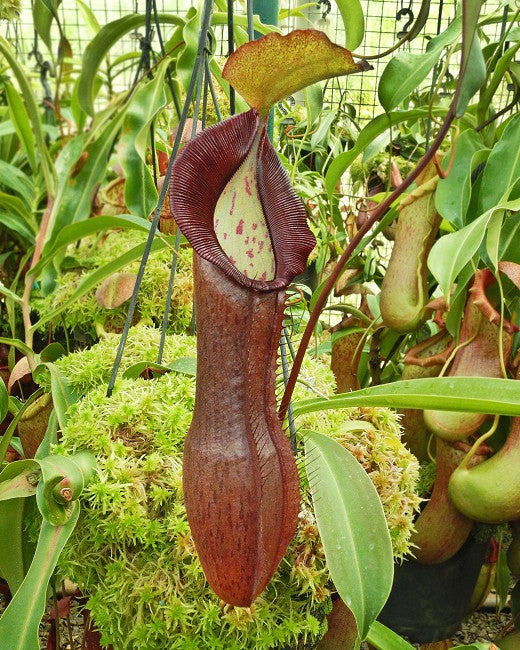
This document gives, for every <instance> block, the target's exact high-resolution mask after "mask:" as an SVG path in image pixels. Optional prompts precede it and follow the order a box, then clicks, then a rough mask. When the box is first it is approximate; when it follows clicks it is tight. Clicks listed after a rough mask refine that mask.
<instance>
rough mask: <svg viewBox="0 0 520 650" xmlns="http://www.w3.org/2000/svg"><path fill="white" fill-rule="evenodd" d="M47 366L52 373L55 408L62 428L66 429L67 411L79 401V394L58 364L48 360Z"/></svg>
mask: <svg viewBox="0 0 520 650" xmlns="http://www.w3.org/2000/svg"><path fill="white" fill-rule="evenodd" d="M45 366H46V367H47V368H48V369H49V371H50V373H51V393H52V403H53V404H54V410H55V411H56V416H57V418H58V423H59V425H60V428H61V429H64V428H65V425H66V424H67V411H68V410H69V408H70V407H71V406H72V405H73V404H74V403H75V402H77V401H78V399H79V395H78V394H77V393H75V392H74V391H73V390H72V388H71V387H70V386H69V382H68V381H67V380H66V379H65V377H64V376H63V374H62V372H61V371H60V369H59V368H58V366H57V365H56V364H54V363H51V362H46V363H45Z"/></svg>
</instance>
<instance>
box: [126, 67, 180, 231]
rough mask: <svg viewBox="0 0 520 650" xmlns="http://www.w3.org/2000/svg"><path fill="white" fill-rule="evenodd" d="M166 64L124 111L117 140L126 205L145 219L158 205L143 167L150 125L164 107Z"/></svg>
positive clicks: (137, 92)
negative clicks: (123, 119)
mask: <svg viewBox="0 0 520 650" xmlns="http://www.w3.org/2000/svg"><path fill="white" fill-rule="evenodd" d="M168 65H169V61H164V62H163V63H162V64H160V65H159V67H158V69H157V70H156V74H155V76H154V78H153V79H151V80H150V81H148V82H147V83H145V84H142V85H141V86H140V87H139V88H138V89H137V91H136V92H135V94H134V96H133V97H132V100H131V102H130V104H129V106H128V108H127V111H126V117H125V121H124V122H123V127H122V135H121V138H120V140H119V149H118V151H119V160H120V162H121V167H122V168H123V171H124V173H125V178H126V183H125V203H126V205H127V207H128V210H129V211H130V212H131V213H132V214H135V215H137V216H139V217H142V218H143V219H147V218H148V217H149V216H150V214H151V213H152V211H153V209H154V208H155V206H156V205H157V196H158V195H157V190H156V188H155V184H154V180H153V176H152V173H151V171H150V170H149V168H148V165H147V164H146V154H147V151H148V150H149V146H150V144H149V142H150V125H151V124H152V122H153V120H154V119H155V117H156V116H157V114H158V113H159V111H161V109H163V108H164V106H165V105H166V92H165V88H164V75H165V74H166V71H167V68H168Z"/></svg>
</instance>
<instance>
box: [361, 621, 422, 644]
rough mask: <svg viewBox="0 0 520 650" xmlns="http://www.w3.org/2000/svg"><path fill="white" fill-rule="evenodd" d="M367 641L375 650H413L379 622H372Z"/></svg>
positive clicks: (406, 642)
mask: <svg viewBox="0 0 520 650" xmlns="http://www.w3.org/2000/svg"><path fill="white" fill-rule="evenodd" d="M367 641H368V642H369V643H370V644H371V645H373V646H374V648H376V650H413V645H410V644H409V643H408V641H405V640H404V639H403V638H402V637H400V636H399V635H398V634H396V633H395V632H393V631H392V630H390V629H389V628H387V627H386V626H385V625H383V624H382V623H380V622H379V621H374V623H372V625H371V626H370V630H369V631H368V635H367Z"/></svg>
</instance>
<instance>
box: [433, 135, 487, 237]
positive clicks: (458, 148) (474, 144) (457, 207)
mask: <svg viewBox="0 0 520 650" xmlns="http://www.w3.org/2000/svg"><path fill="white" fill-rule="evenodd" d="M454 147H455V154H454V156H453V163H452V164H451V169H450V171H449V173H448V176H447V177H446V178H440V179H439V183H438V184H437V189H436V191H435V207H436V208H437V210H438V212H439V214H440V215H442V217H444V219H446V220H447V221H449V222H450V223H452V224H453V225H454V226H457V227H458V228H461V227H462V226H463V225H464V223H465V217H466V212H467V209H468V205H469V200H470V197H471V174H472V172H473V170H474V169H475V168H476V167H477V165H479V164H481V163H482V162H484V160H485V158H486V156H487V155H489V151H490V150H489V149H487V148H486V147H484V144H483V142H482V138H481V137H480V136H479V134H478V133H476V132H475V131H473V130H472V129H467V130H466V131H463V132H462V133H461V135H460V136H459V137H458V138H457V140H456V143H455V145H454ZM451 152H452V150H451V149H450V150H449V151H448V152H447V153H446V155H445V156H444V160H443V165H442V166H443V169H444V170H446V169H447V167H448V165H449V164H450V159H451Z"/></svg>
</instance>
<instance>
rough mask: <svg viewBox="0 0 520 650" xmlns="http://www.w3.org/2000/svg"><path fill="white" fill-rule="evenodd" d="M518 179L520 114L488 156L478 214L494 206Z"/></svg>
mask: <svg viewBox="0 0 520 650" xmlns="http://www.w3.org/2000/svg"><path fill="white" fill-rule="evenodd" d="M519 178H520V114H516V115H515V116H514V117H513V118H512V119H511V120H510V121H509V123H508V124H507V126H506V128H505V129H504V132H503V133H502V136H501V138H500V140H499V141H498V142H497V143H496V144H495V146H494V147H493V149H492V150H491V153H490V154H489V158H488V161H487V164H486V167H485V169H484V172H483V174H482V184H481V186H480V190H479V195H478V208H479V212H480V213H482V212H484V211H486V210H489V209H490V208H492V207H493V206H495V205H496V204H497V203H498V202H499V201H500V200H501V199H502V197H503V196H504V194H505V193H506V192H507V190H508V188H510V187H511V186H512V185H514V184H515V183H516V181H517V180H518V179H519Z"/></svg>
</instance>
